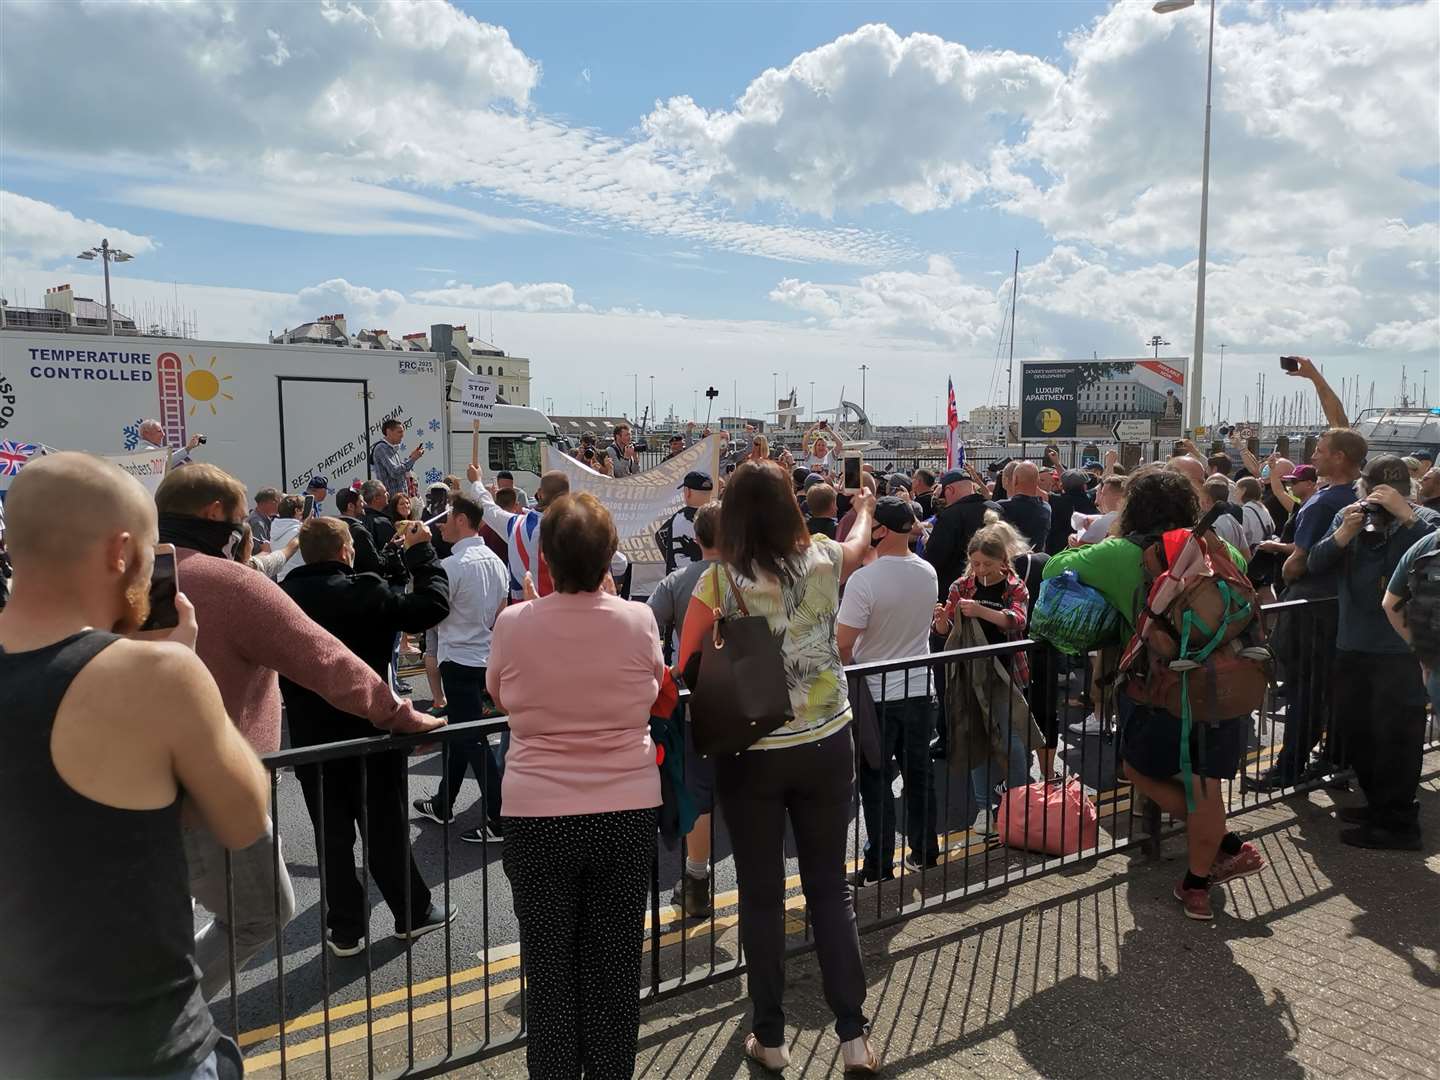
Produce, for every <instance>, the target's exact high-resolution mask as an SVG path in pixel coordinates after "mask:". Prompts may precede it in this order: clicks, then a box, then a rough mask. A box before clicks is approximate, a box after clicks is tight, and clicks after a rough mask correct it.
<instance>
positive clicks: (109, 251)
mask: <svg viewBox="0 0 1440 1080" xmlns="http://www.w3.org/2000/svg"><path fill="white" fill-rule="evenodd" d="M75 257H76V258H77V259H99V260H100V261H101V262H103V263H104V264H105V333H106V334H108V335H109V336H110V337H114V336H115V309H114V308H113V307H111V306H110V264H111V263H112V262H129V261H130V260H131V259H133V258H134V257H135V256H134V255H131V254H129V253H128V252H124V251H121V250H120V249H119V248H112V247H111V246H110V241H109V240H101V241H100V246H99V247H94V248H90V249H89V250H88V251H82V252H80V254H79V255H76V256H75Z"/></svg>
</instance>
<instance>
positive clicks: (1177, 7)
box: [1153, 0, 1215, 429]
mask: <svg viewBox="0 0 1440 1080" xmlns="http://www.w3.org/2000/svg"><path fill="white" fill-rule="evenodd" d="M1194 3H1195V0H1160V2H1159V3H1157V4H1156V5H1155V6H1154V9H1153V10H1154V11H1155V12H1157V13H1158V14H1160V15H1168V14H1170V13H1171V12H1172V11H1183V10H1184V9H1185V8H1188V7H1191V6H1193V5H1194ZM1214 70H1215V0H1210V48H1209V51H1208V53H1207V55H1206V58H1205V152H1204V155H1203V158H1202V163H1201V166H1200V260H1199V270H1198V273H1197V275H1196V281H1195V348H1194V356H1192V357H1191V358H1190V393H1189V394H1187V395H1186V397H1187V398H1188V399H1189V400H1188V402H1187V406H1186V412H1187V415H1186V418H1185V427H1186V428H1187V429H1189V428H1193V427H1194V426H1195V425H1196V424H1197V423H1199V422H1200V420H1201V419H1202V417H1201V415H1200V409H1201V403H1200V402H1201V398H1200V387H1201V384H1202V383H1203V382H1204V378H1205V240H1206V229H1207V227H1208V225H1209V221H1210V90H1211V85H1212V79H1213V76H1214Z"/></svg>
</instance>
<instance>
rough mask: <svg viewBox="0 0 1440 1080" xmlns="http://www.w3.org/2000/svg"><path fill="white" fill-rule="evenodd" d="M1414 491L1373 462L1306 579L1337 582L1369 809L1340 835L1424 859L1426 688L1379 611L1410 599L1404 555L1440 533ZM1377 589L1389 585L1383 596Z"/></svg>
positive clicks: (1353, 749) (1345, 700)
mask: <svg viewBox="0 0 1440 1080" xmlns="http://www.w3.org/2000/svg"><path fill="white" fill-rule="evenodd" d="M1410 485H1411V481H1410V470H1409V469H1408V468H1407V467H1406V465H1405V462H1404V461H1403V460H1401V459H1400V458H1398V457H1395V456H1394V455H1389V454H1387V455H1385V456H1384V457H1380V458H1377V459H1376V460H1374V461H1372V462H1370V464H1369V465H1368V466H1366V468H1365V474H1364V476H1363V477H1362V490H1363V491H1364V492H1365V494H1364V496H1363V498H1362V499H1361V500H1360V501H1359V502H1355V503H1351V504H1350V505H1349V506H1347V507H1346V508H1345V509H1344V510H1342V511H1340V513H1338V514H1336V515H1335V519H1334V521H1333V522H1332V523H1331V527H1330V532H1329V533H1328V534H1327V535H1326V536H1325V538H1324V539H1323V540H1321V541H1320V543H1318V544H1316V545H1315V547H1314V548H1313V549H1311V551H1310V557H1309V565H1310V568H1311V569H1313V570H1316V571H1318V572H1320V573H1325V572H1327V571H1332V570H1333V571H1335V572H1336V574H1337V576H1338V579H1339V608H1340V611H1339V615H1340V629H1339V632H1338V634H1337V636H1336V642H1335V643H1336V649H1337V651H1336V666H1337V670H1339V671H1343V672H1344V673H1345V677H1344V678H1343V679H1336V680H1335V688H1334V695H1335V715H1336V717H1337V718H1338V723H1339V726H1340V732H1339V734H1340V735H1341V736H1342V737H1343V740H1344V748H1345V750H1346V751H1347V752H1348V754H1349V755H1350V760H1351V762H1352V763H1353V765H1354V767H1355V778H1356V780H1358V781H1359V784H1360V790H1361V791H1363V792H1364V793H1365V801H1366V804H1365V805H1364V806H1352V807H1344V808H1342V809H1341V810H1340V811H1339V817H1340V820H1341V821H1343V822H1346V823H1348V824H1350V825H1353V826H1355V827H1354V828H1350V829H1344V830H1341V833H1340V839H1341V840H1342V841H1343V842H1344V843H1346V844H1350V845H1351V846H1353V847H1362V848H1379V849H1385V850H1400V851H1419V850H1420V821H1419V816H1418V812H1419V806H1418V804H1416V802H1415V792H1416V789H1417V787H1418V786H1419V782H1420V747H1421V744H1422V743H1423V741H1424V731H1425V702H1426V694H1425V678H1424V674H1423V673H1422V671H1421V668H1420V660H1418V659H1416V656H1415V654H1414V653H1413V652H1412V651H1411V649H1410V646H1409V645H1408V644H1407V643H1406V641H1405V637H1404V635H1402V634H1401V633H1398V632H1397V631H1396V630H1395V629H1394V620H1393V617H1387V611H1386V608H1385V607H1384V604H1385V601H1386V599H1387V597H1388V596H1389V595H1394V596H1395V597H1396V600H1397V602H1398V601H1401V600H1404V599H1405V598H1406V596H1407V594H1408V592H1409V583H1408V581H1406V580H1405V578H1406V576H1408V573H1409V568H1410V566H1412V565H1413V564H1414V562H1415V560H1414V559H1412V560H1410V561H1409V562H1408V563H1407V562H1406V560H1407V558H1408V556H1409V553H1410V552H1411V551H1412V550H1413V549H1414V548H1415V547H1416V545H1417V543H1420V542H1422V541H1424V540H1426V539H1429V537H1427V534H1430V533H1433V532H1434V531H1435V530H1436V529H1437V528H1440V513H1437V512H1436V511H1434V510H1430V509H1428V508H1426V507H1423V506H1417V505H1415V504H1414V503H1413V502H1411V500H1410ZM1417 558H1418V556H1417ZM1402 566H1403V567H1404V573H1403V574H1402V573H1401V568H1402ZM1377 582H1388V586H1384V587H1382V588H1383V591H1384V593H1385V595H1383V596H1382V588H1377ZM1429 591H1430V590H1429V589H1428V588H1427V589H1426V590H1424V593H1425V594H1426V595H1428V594H1429ZM1392 606H1393V605H1392ZM1416 615H1417V616H1418V615H1419V611H1418V608H1417V612H1416Z"/></svg>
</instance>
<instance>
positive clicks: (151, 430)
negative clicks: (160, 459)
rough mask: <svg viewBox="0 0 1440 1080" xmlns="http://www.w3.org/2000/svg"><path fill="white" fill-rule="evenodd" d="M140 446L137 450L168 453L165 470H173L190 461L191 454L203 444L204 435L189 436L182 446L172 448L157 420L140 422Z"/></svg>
mask: <svg viewBox="0 0 1440 1080" xmlns="http://www.w3.org/2000/svg"><path fill="white" fill-rule="evenodd" d="M139 434H140V445H139V446H137V447H136V449H137V450H166V451H169V453H170V459H169V460H168V461H167V462H166V463H165V467H166V468H167V469H174V468H176V467H178V466H180V465H184V464H185V463H186V462H187V461H189V460H190V455H191V453H192V452H193V451H194V450H195V448H196V447H197V446H200V445H202V444H203V443H204V442H205V436H204V435H198V434H197V435H191V436H190V438H189V439H188V440H187V441H186V443H185V445H184V446H181V447H178V448H172V447H171V446H170V445H169V444H168V443H166V441H165V429H164V428H163V427H161V426H160V421H159V420H142V421H140V429H139Z"/></svg>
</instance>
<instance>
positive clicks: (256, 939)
mask: <svg viewBox="0 0 1440 1080" xmlns="http://www.w3.org/2000/svg"><path fill="white" fill-rule="evenodd" d="M245 497H246V492H245V487H244V485H243V484H241V483H240V481H238V480H236V479H235V478H234V477H233V476H231V475H230V474H229V473H226V472H225V471H224V470H222V469H218V468H216V467H215V466H214V465H210V464H205V463H198V464H190V465H187V466H185V468H183V469H177V470H175V471H174V472H172V473H170V474H169V475H168V476H166V477H165V479H164V480H163V481H161V483H160V487H159V489H158V490H157V491H156V492H155V507H156V509H157V510H158V511H159V515H160V517H159V525H160V539H161V540H162V541H163V542H165V543H169V544H174V545H175V549H176V550H175V560H176V564H177V566H178V573H179V578H180V580H181V581H182V582H184V589H185V594H186V595H187V596H188V597H189V598H190V600H191V602H192V603H193V604H194V605H195V614H196V618H197V620H198V621H199V623H200V625H201V626H203V627H204V628H205V629H204V632H203V633H202V634H201V635H200V638H199V640H198V641H197V643H196V647H195V651H196V653H197V654H198V655H199V657H200V659H201V661H203V662H204V664H205V666H206V667H207V668H208V669H209V670H210V674H211V675H212V676H214V678H215V682H216V684H217V685H218V686H219V687H220V697H221V699H222V700H223V701H224V703H225V711H226V712H227V713H229V715H230V718H231V719H232V720H233V721H234V723H235V726H236V727H237V728H239V730H240V734H242V735H244V736H245V738H246V740H247V741H248V742H249V743H250V745H251V746H252V747H253V748H254V749H255V751H256V752H257V753H260V754H270V753H274V752H275V751H277V750H279V749H280V684H279V680H278V678H277V673H278V674H280V675H284V676H285V677H286V678H287V679H289V680H290V681H291V682H293V683H295V684H297V685H299V686H302V687H304V688H305V689H307V690H311V691H314V692H315V693H316V694H318V695H319V696H320V697H322V698H323V699H324V700H325V701H326V702H328V703H329V704H330V705H332V706H334V707H335V708H337V709H339V710H340V711H342V712H346V713H350V714H352V715H355V716H359V717H363V718H364V719H366V720H368V721H369V722H370V723H371V724H372V725H373V726H375V727H377V728H379V729H380V730H382V731H393V732H402V733H403V732H418V731H431V730H433V729H434V728H436V727H439V726H440V725H442V724H443V723H444V721H443V720H437V719H435V718H433V717H428V716H425V715H423V714H421V713H418V712H416V711H415V710H414V709H413V708H411V706H410V704H409V703H408V702H405V701H401V700H399V699H398V698H396V697H395V695H394V694H392V693H391V692H390V688H389V687H388V686H387V685H386V684H385V681H384V680H383V679H381V678H380V677H379V676H378V675H376V674H375V672H374V671H372V670H371V669H370V668H369V667H368V666H366V664H365V662H364V661H362V660H361V659H360V658H359V657H357V656H356V655H355V654H354V653H352V652H351V651H350V650H349V649H347V648H346V647H345V646H344V644H343V643H342V642H341V641H339V639H337V638H336V637H335V636H334V635H333V634H331V633H330V632H329V631H327V630H325V629H324V628H322V627H320V626H318V625H316V624H315V622H314V621H312V620H311V619H310V617H309V616H307V615H306V614H305V613H304V612H303V611H301V610H300V608H299V607H298V606H297V605H296V603H295V601H293V600H291V599H290V597H288V596H286V595H285V593H284V592H282V591H281V589H280V587H279V586H278V585H276V584H275V583H274V582H273V581H270V580H269V579H268V578H266V577H264V576H263V575H261V574H257V573H255V572H254V571H253V570H251V569H250V568H249V567H247V566H244V565H242V564H241V563H237V562H235V561H234V557H235V550H236V548H237V546H238V545H239V544H240V542H241V538H242V533H241V529H240V526H241V524H242V523H243V522H244V520H245V501H246V499H245ZM185 853H186V857H187V862H188V865H189V869H190V889H191V894H192V895H193V896H194V897H195V899H196V900H198V901H199V902H200V904H201V905H202V906H203V907H204V908H205V909H206V910H207V911H209V912H211V913H212V914H214V916H215V918H214V921H212V922H211V923H210V924H209V925H208V926H206V927H205V928H204V929H202V930H201V931H200V933H199V934H198V935H197V937H196V957H195V959H196V963H197V964H198V965H199V967H200V972H201V989H202V991H203V992H204V994H205V996H206V998H210V997H213V996H214V995H215V994H216V993H218V992H219V991H220V990H221V989H222V988H223V987H224V986H225V984H226V983H227V982H228V981H229V971H230V962H231V958H230V941H231V937H232V935H233V939H234V947H235V955H234V964H235V967H236V969H237V970H238V969H240V968H241V967H243V966H244V964H245V962H246V961H247V960H248V959H249V958H250V957H251V956H253V955H254V954H255V953H257V952H259V951H260V949H262V948H264V947H265V945H267V944H270V943H272V942H273V941H274V940H275V931H276V922H277V920H278V922H279V923H280V924H281V925H283V924H284V923H286V922H289V920H290V919H291V917H292V916H293V915H294V913H295V897H294V893H293V891H292V890H291V886H290V876H289V874H288V873H287V872H286V870H285V865H284V862H283V860H281V859H280V858H278V857H277V854H276V851H275V841H274V839H273V834H272V832H271V831H270V830H269V829H268V828H267V830H266V832H265V835H264V836H262V837H261V838H260V839H259V840H257V841H256V842H255V843H253V844H251V845H250V846H249V847H246V848H244V849H242V850H240V851H235V852H232V853H231V856H230V866H229V870H230V873H229V878H230V880H229V883H228V885H229V887H228V888H227V880H226V878H227V874H226V860H225V856H224V852H223V851H222V850H221V844H220V842H219V840H218V839H217V837H216V835H215V834H214V832H213V831H212V830H211V829H209V828H206V827H205V826H203V825H200V824H198V823H197V824H187V825H186V827H185ZM277 865H278V868H279V872H278V874H277V873H276V869H275V868H276V867H277ZM277 898H278V900H277ZM232 901H233V903H232ZM277 908H278V911H277Z"/></svg>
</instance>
